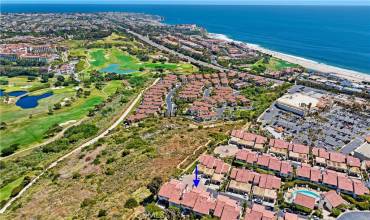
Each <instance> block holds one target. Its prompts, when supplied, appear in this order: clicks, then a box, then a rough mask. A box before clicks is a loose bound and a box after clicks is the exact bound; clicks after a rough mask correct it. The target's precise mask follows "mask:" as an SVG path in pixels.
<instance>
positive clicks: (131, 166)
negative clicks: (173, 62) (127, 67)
mask: <svg viewBox="0 0 370 220" xmlns="http://www.w3.org/2000/svg"><path fill="white" fill-rule="evenodd" d="M233 128H234V126H233V125H225V126H224V127H222V128H220V127H218V128H203V129H198V128H195V129H193V128H189V121H187V120H183V119H175V118H171V119H168V118H162V119H148V120H145V121H144V122H142V123H140V124H139V127H131V128H124V127H120V128H119V129H117V130H115V132H114V133H113V134H112V135H111V136H109V137H107V138H106V139H105V140H104V141H103V142H101V143H100V144H97V145H94V146H90V147H88V148H86V149H85V150H83V151H82V152H80V153H78V154H75V155H73V156H72V157H70V158H68V159H67V160H65V161H64V162H63V163H62V164H61V165H59V166H58V167H56V168H55V169H53V170H51V171H50V172H49V174H48V175H45V176H44V177H43V178H41V179H40V181H39V182H38V183H37V184H36V185H34V186H33V187H32V188H31V190H30V191H28V192H27V193H26V194H25V195H24V196H23V197H22V198H20V199H19V200H17V201H16V204H14V206H13V208H12V209H11V211H10V212H9V213H8V214H7V216H6V217H7V218H9V219H20V218H22V217H23V218H24V217H27V218H32V217H35V216H36V215H37V216H38V217H39V218H48V215H49V214H50V213H52V214H53V217H54V218H62V219H71V218H77V219H94V218H96V217H97V214H98V212H99V210H105V211H106V212H107V216H106V218H107V219H130V217H132V214H133V213H134V211H136V212H137V211H139V210H141V209H140V208H138V209H135V210H134V209H128V208H125V207H124V204H125V202H126V201H127V199H128V198H134V199H136V200H137V201H142V200H143V199H145V198H147V197H148V196H149V195H150V194H149V192H148V190H147V189H146V185H147V184H148V183H149V181H150V180H151V179H152V178H154V177H155V176H160V177H162V179H163V180H164V181H166V180H168V179H169V178H170V177H171V176H174V175H177V174H178V170H177V169H176V166H177V165H178V164H179V163H180V162H181V161H182V160H184V159H185V158H186V157H187V156H189V155H191V154H192V153H193V151H194V150H195V149H197V148H198V146H201V145H204V144H205V143H207V141H208V140H209V139H211V140H212V137H216V136H217V134H225V132H228V131H229V130H231V129H233ZM204 150H205V149H204Z"/></svg>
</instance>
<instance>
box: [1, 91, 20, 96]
mask: <svg viewBox="0 0 370 220" xmlns="http://www.w3.org/2000/svg"><path fill="white" fill-rule="evenodd" d="M26 93H27V91H13V92H4V91H3V90H0V96H5V94H8V95H9V96H14V97H18V96H21V95H24V94H26Z"/></svg>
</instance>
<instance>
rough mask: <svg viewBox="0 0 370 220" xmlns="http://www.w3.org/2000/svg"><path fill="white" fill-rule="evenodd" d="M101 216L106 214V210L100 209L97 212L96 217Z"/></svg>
mask: <svg viewBox="0 0 370 220" xmlns="http://www.w3.org/2000/svg"><path fill="white" fill-rule="evenodd" d="M103 216H107V210H105V209H100V210H99V212H98V217H103Z"/></svg>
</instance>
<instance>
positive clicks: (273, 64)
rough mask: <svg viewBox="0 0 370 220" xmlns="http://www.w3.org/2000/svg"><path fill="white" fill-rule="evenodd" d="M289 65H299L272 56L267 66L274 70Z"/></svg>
mask: <svg viewBox="0 0 370 220" xmlns="http://www.w3.org/2000/svg"><path fill="white" fill-rule="evenodd" d="M288 67H298V65H297V64H293V63H289V62H287V61H284V60H280V59H277V58H275V57H271V58H270V61H269V63H268V64H267V68H268V69H271V70H274V71H280V70H283V69H285V68H288Z"/></svg>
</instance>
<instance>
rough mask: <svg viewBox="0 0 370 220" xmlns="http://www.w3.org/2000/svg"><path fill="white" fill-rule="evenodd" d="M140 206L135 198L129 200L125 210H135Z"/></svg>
mask: <svg viewBox="0 0 370 220" xmlns="http://www.w3.org/2000/svg"><path fill="white" fill-rule="evenodd" d="M138 205H139V204H138V203H137V201H136V199H134V198H129V199H128V200H127V201H126V203H125V208H128V209H133V208H135V207H137V206H138Z"/></svg>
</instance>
